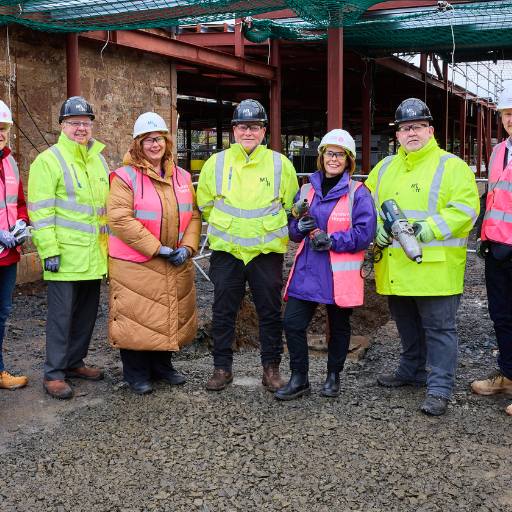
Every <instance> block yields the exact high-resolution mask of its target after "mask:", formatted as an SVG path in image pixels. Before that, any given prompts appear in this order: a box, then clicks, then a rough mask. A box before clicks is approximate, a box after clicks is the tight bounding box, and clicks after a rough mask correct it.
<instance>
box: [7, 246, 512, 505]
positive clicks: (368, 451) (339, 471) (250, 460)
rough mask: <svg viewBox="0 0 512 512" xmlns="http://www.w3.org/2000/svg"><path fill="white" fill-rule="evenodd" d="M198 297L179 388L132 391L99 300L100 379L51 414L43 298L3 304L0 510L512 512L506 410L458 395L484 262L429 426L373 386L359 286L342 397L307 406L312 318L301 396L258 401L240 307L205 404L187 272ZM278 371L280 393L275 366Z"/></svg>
mask: <svg viewBox="0 0 512 512" xmlns="http://www.w3.org/2000/svg"><path fill="white" fill-rule="evenodd" d="M295 247H296V246H295V245H294V244H290V246H289V253H288V254H287V258H286V261H287V266H286V274H287V273H288V271H289V268H290V265H291V261H292V256H293V252H294V249H295ZM200 264H201V265H202V266H203V267H204V268H205V269H206V268H207V266H208V262H207V261H206V260H202V261H201V262H200ZM196 287H197V305H198V311H199V318H200V327H199V331H198V336H197V338H196V340H195V341H194V342H193V343H192V344H191V345H189V346H188V347H187V348H185V349H184V350H182V351H180V353H179V354H177V356H176V358H175V361H176V364H175V366H176V368H177V369H179V370H180V371H182V372H183V373H184V374H185V375H186V377H187V383H186V384H185V385H184V386H181V387H175V388H170V387H168V386H166V385H164V384H163V383H155V385H154V388H155V391H154V392H153V393H152V394H150V395H145V396H136V395H134V394H133V393H132V392H131V391H130V388H129V387H128V386H127V384H126V383H124V381H123V375H122V365H121V361H120V358H119V353H118V351H117V350H115V349H113V348H111V347H110V346H109V345H108V342H107V317H108V286H107V285H105V286H103V287H102V294H101V306H100V311H99V316H98V321H97V324H96V328H95V330H94V335H93V339H92V342H91V348H90V353H89V356H88V358H87V363H88V364H90V365H91V366H96V367H102V368H104V369H105V370H106V378H105V380H103V381H100V382H88V381H71V382H70V384H71V386H72V387H73V390H74V397H73V398H72V399H70V400H64V401H60V400H55V399H53V398H51V397H49V396H48V395H45V394H44V393H43V387H42V374H43V362H44V353H45V320H46V312H47V308H46V287H45V285H44V283H37V284H31V285H22V286H21V287H18V288H17V289H16V291H15V298H14V307H13V311H12V314H11V316H10V318H9V320H8V326H7V330H6V338H5V341H4V348H5V349H6V351H5V352H4V360H5V362H6V365H7V369H8V370H10V371H11V372H12V373H17V374H25V375H27V376H28V378H29V384H28V385H27V386H26V387H25V388H23V389H19V390H16V391H9V390H0V391H1V392H0V408H1V409H0V410H1V414H0V461H1V466H0V467H1V471H0V511H16V512H17V511H29V512H35V511H48V512H50V511H51V512H53V511H55V512H64V511H73V512H79V511H95V512H107V511H109V512H143V511H155V512H160V511H187V512H188V511H191V510H198V511H210V512H214V511H260V510H296V511H304V512H306V511H329V512H331V511H344V510H354V511H364V512H366V511H374V512H378V511H380V512H390V511H407V512H411V511H413V512H423V511H440V512H441V511H442V512H452V511H453V512H459V511H471V512H473V511H510V510H511V508H512V487H511V485H510V481H511V474H512V469H511V468H512V448H511V432H512V430H511V421H512V418H510V417H507V416H506V415H505V408H506V407H507V406H508V405H509V404H510V402H511V398H512V397H509V396H507V395H503V394H501V395H496V396H492V397H482V396H479V395H475V394H473V393H472V392H471V389H470V383H471V382H472V381H473V380H475V379H478V378H484V377H486V376H487V375H488V374H489V373H490V372H491V371H492V370H493V369H494V367H495V357H496V356H495V353H494V349H496V346H495V345H496V340H495V336H494V332H493V329H492V324H491V321H490V319H489V315H488V312H487V302H486V293H485V282H484V273H483V263H482V262H481V261H480V260H478V259H477V258H476V256H475V255H474V254H470V255H468V263H467V270H466V278H465V291H464V295H463V298H462V302H461V306H460V309H459V313H458V327H459V345H460V357H459V363H458V367H457V372H456V383H455V391H454V394H453V397H452V400H451V401H450V403H449V405H448V409H447V412H446V414H445V415H444V416H441V417H429V416H426V415H424V414H422V413H421V412H420V410H419V407H420V405H421V403H422V401H423V399H424V397H425V389H424V388H420V389H418V388H410V387H403V388H399V389H386V388H382V387H380V386H378V385H377V383H376V375H377V374H378V373H380V372H383V371H384V372H385V371H391V370H393V369H394V367H395V366H396V364H397V361H398V357H399V350H400V341H399V337H398V333H397V330H396V326H395V325H394V322H393V321H390V319H389V314H388V309H387V301H386V298H385V297H380V296H378V295H377V294H376V293H375V284H374V281H373V276H370V278H369V279H368V280H367V283H366V297H365V305H364V306H363V307H362V308H359V309H357V310H356V311H355V312H354V314H353V317H352V325H353V334H354V335H355V336H358V337H359V338H355V339H356V340H359V342H358V343H355V344H354V347H353V348H354V354H356V353H357V348H358V347H359V348H362V347H360V346H359V345H361V343H362V344H363V345H364V344H365V343H364V340H365V339H367V340H368V341H369V342H370V343H369V344H368V346H367V347H366V348H365V349H363V350H360V351H359V353H358V354H356V355H354V357H356V358H354V359H349V360H348V361H347V364H346V367H345V371H344V372H343V374H342V392H341V395H340V397H339V398H325V397H322V396H321V395H320V389H321V386H322V384H323V381H324V379H325V372H326V358H325V356H324V355H323V354H324V352H323V349H324V348H325V347H322V344H325V340H324V339H323V336H324V335H325V311H323V310H322V309H321V308H319V310H318V312H317V314H316V316H315V319H314V321H313V324H312V327H311V332H310V335H311V340H312V344H313V345H314V346H313V348H314V349H315V352H314V353H315V354H316V355H312V356H311V358H310V360H311V365H310V366H311V370H310V381H311V384H312V388H313V392H312V394H311V395H310V396H308V397H304V398H302V399H299V400H295V401H292V402H287V403H282V402H277V401H276V400H275V399H274V398H273V396H272V394H271V393H269V392H268V391H266V390H265V389H263V388H262V386H261V366H260V360H259V354H258V351H257V348H255V347H257V318H256V314H255V311H254V308H253V306H252V303H251V298H250V294H249V293H248V295H247V297H246V300H245V301H244V303H243V306H242V309H241V312H240V315H239V319H238V327H237V341H236V346H237V352H236V354H235V360H234V377H235V378H234V382H233V383H232V384H231V385H229V386H228V387H227V388H226V390H224V391H223V392H220V393H211V392H207V391H206V390H205V389H204V384H205V382H206V380H207V378H208V377H209V375H210V373H211V371H212V367H213V365H212V359H211V356H210V355H209V345H210V342H211V340H210V325H211V304H212V297H213V287H212V285H211V283H209V282H208V281H206V280H205V279H204V278H203V277H202V276H201V275H200V273H199V272H197V271H196ZM357 356H358V357H357ZM281 368H282V370H283V374H284V377H285V378H286V379H287V378H288V376H289V370H288V355H287V354H286V353H285V355H284V358H283V363H282V365H281Z"/></svg>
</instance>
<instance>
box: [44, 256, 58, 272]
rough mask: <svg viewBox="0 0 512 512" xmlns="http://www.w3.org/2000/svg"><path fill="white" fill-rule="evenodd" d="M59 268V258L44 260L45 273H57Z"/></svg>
mask: <svg viewBox="0 0 512 512" xmlns="http://www.w3.org/2000/svg"><path fill="white" fill-rule="evenodd" d="M59 268H60V256H52V257H51V258H46V259H45V260H44V269H45V270H46V271H47V272H58V271H59Z"/></svg>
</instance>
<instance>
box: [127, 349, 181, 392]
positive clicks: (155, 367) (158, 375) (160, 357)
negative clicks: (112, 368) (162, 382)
mask: <svg viewBox="0 0 512 512" xmlns="http://www.w3.org/2000/svg"><path fill="white" fill-rule="evenodd" d="M119 352H120V355H121V361H122V362H123V374H124V380H125V381H126V382H131V383H132V384H133V383H134V382H146V381H148V380H159V379H165V378H166V377H167V376H168V375H169V372H170V371H171V370H173V367H172V362H171V359H172V352H162V351H158V350H127V349H124V348H122V349H120V351H119Z"/></svg>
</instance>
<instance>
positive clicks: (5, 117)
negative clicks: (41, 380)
mask: <svg viewBox="0 0 512 512" xmlns="http://www.w3.org/2000/svg"><path fill="white" fill-rule="evenodd" d="M11 126H12V115H11V111H10V110H9V108H8V107H7V105H6V104H5V103H4V102H3V101H0V388H5V389H16V388H21V387H22V386H24V385H25V384H26V383H27V382H28V380H27V378H26V377H24V376H21V377H15V376H13V375H11V374H10V373H9V372H8V371H7V370H6V369H5V366H4V362H3V352H2V343H3V339H4V333H5V322H6V320H7V317H8V316H9V313H10V312H11V307H12V292H13V290H14V285H15V284H16V272H17V268H18V262H19V261H20V245H21V244H22V243H23V242H24V241H25V240H26V237H25V238H22V239H19V240H18V239H17V238H16V236H17V235H18V234H20V232H21V231H24V230H25V228H26V226H27V223H28V215H27V205H26V203H25V195H24V193H23V183H22V182H21V179H20V173H19V171H18V166H17V164H16V161H15V160H14V158H13V157H12V155H11V150H10V149H9V148H8V147H7V142H8V137H9V129H10V128H11Z"/></svg>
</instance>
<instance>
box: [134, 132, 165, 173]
mask: <svg viewBox="0 0 512 512" xmlns="http://www.w3.org/2000/svg"><path fill="white" fill-rule="evenodd" d="M147 135H148V134H147V133H143V134H142V135H139V136H138V137H137V138H136V139H134V140H133V142H132V145H131V146H130V148H129V149H128V152H129V153H130V156H131V157H132V163H133V165H134V166H136V167H142V166H144V167H145V166H147V164H148V161H147V159H146V155H145V154H144V151H143V149H142V141H143V140H144V139H145V138H146V136H147ZM162 137H165V151H164V154H163V156H162V168H164V169H165V168H166V166H167V164H168V162H172V161H173V159H172V150H173V149H174V144H173V142H172V137H171V136H170V134H168V133H162Z"/></svg>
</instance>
